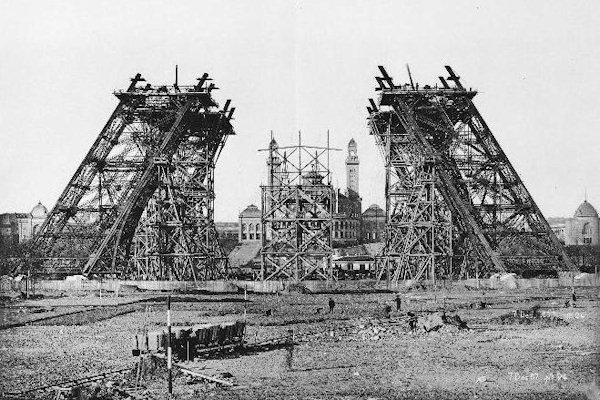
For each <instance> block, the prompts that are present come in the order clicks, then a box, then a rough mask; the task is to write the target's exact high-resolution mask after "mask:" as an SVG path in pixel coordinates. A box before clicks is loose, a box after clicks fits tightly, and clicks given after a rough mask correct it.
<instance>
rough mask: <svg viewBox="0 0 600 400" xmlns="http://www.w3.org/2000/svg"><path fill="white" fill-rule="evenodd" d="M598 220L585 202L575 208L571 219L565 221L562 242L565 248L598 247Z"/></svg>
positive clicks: (596, 215)
mask: <svg viewBox="0 0 600 400" xmlns="http://www.w3.org/2000/svg"><path fill="white" fill-rule="evenodd" d="M599 238H600V218H599V217H598V212H597V211H596V209H595V208H594V206H592V205H591V204H590V203H588V202H587V200H584V202H583V203H581V204H580V205H579V207H577V210H575V214H574V215H573V218H569V219H567V220H566V221H565V227H564V241H565V244H566V245H567V246H577V245H585V246H598V245H599V244H600V241H599Z"/></svg>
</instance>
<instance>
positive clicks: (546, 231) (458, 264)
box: [367, 67, 573, 281]
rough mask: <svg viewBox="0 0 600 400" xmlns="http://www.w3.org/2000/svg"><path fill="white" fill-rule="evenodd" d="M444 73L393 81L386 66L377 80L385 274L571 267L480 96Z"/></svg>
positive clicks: (375, 129) (381, 268) (373, 106)
mask: <svg viewBox="0 0 600 400" xmlns="http://www.w3.org/2000/svg"><path fill="white" fill-rule="evenodd" d="M446 69H447V71H448V73H449V75H450V77H449V78H448V80H446V79H444V78H440V80H441V83H442V86H441V87H438V86H437V85H435V86H434V87H431V86H424V87H422V88H419V87H418V85H417V86H413V85H412V84H410V85H408V84H407V85H401V86H396V85H395V84H394V82H393V80H392V78H391V77H390V76H389V75H388V74H387V72H386V71H385V69H383V67H380V71H381V73H382V77H377V78H376V80H377V82H378V84H379V87H378V88H377V90H378V91H379V92H380V96H379V98H378V101H377V102H375V101H373V100H370V106H369V107H367V108H368V111H369V125H370V129H371V134H372V135H373V136H374V137H375V139H376V143H377V144H378V146H379V148H380V150H381V151H382V154H383V156H384V160H385V166H386V213H387V230H386V242H385V246H384V249H383V251H382V254H381V257H380V259H379V262H378V275H379V277H382V276H384V275H386V276H387V277H388V279H390V278H391V279H393V280H395V281H397V280H398V279H400V278H404V279H419V278H421V277H429V278H431V279H435V276H436V275H437V276H438V277H439V276H443V277H466V276H475V275H478V276H485V275H486V274H488V273H490V272H493V271H514V272H519V273H521V272H523V271H525V270H551V269H572V268H573V266H572V263H571V261H570V260H569V258H568V257H567V255H566V253H565V252H564V249H563V247H562V245H561V244H560V243H559V242H558V240H557V239H556V237H555V235H554V233H553V232H552V230H551V229H550V227H549V225H548V223H547V221H546V219H545V218H544V216H543V215H542V213H541V211H540V210H539V208H538V207H537V205H536V204H535V202H534V201H533V198H532V197H531V195H530V194H529V192H528V191H527V189H526V188H525V185H524V184H523V182H522V181H521V179H520V178H519V175H518V174H517V172H516V171H515V169H514V168H513V166H512V164H511V163H510V161H509V160H508V158H507V157H506V154H505V153H504V152H503V150H502V149H501V148H500V145H499V144H498V142H497V141H496V139H495V138H494V136H493V134H492V133H491V131H490V129H489V127H488V126H487V125H486V123H485V121H484V120H483V118H482V117H481V115H480V114H479V112H478V110H477V109H476V107H475V105H474V104H473V101H472V99H473V97H474V96H475V95H476V92H475V91H472V90H466V89H465V88H464V87H463V86H462V84H461V83H460V79H459V77H457V76H456V75H455V74H454V72H453V71H452V69H451V68H450V67H446ZM448 81H451V82H453V85H452V86H451V85H450V84H449V83H448Z"/></svg>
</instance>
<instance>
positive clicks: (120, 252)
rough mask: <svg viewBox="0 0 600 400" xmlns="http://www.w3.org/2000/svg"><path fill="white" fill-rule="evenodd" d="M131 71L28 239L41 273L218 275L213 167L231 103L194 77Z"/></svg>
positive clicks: (221, 264) (221, 263) (229, 130)
mask: <svg viewBox="0 0 600 400" xmlns="http://www.w3.org/2000/svg"><path fill="white" fill-rule="evenodd" d="M144 82H145V80H144V79H143V78H142V77H141V75H140V74H138V75H136V77H135V78H133V79H132V82H131V84H130V85H129V87H128V88H127V89H126V90H122V91H117V92H115V96H116V97H117V98H118V99H119V104H118V105H117V107H116V109H115V110H114V112H113V113H112V115H111V116H110V118H109V120H108V122H107V123H106V125H105V126H104V128H103V129H102V131H101V132H100V134H99V135H98V137H97V139H96V141H95V142H94V144H93V145H92V148H91V149H90V150H89V152H88V153H87V155H86V156H85V158H84V160H83V162H82V163H81V164H80V165H79V167H78V168H77V171H76V172H75V174H74V175H73V178H72V179H71V181H70V182H69V184H68V185H67V187H66V188H65V190H64V191H63V193H62V194H61V196H60V198H59V199H58V201H57V203H56V205H55V206H54V208H53V209H52V211H51V212H50V213H49V215H48V217H47V219H46V221H45V222H44V224H43V225H42V226H41V228H40V230H39V232H38V233H37V234H36V236H35V238H34V241H33V249H34V251H35V253H36V255H37V256H38V257H39V258H40V259H41V260H42V262H43V270H44V272H47V273H58V274H61V273H63V274H64V273H83V274H86V275H87V274H98V275H109V276H114V277H122V278H135V279H177V280H196V279H198V280H200V279H211V278H217V277H223V276H225V274H226V267H227V259H226V257H225V254H224V253H223V249H222V248H221V246H220V244H219V242H218V241H217V233H216V229H215V226H214V222H213V201H214V168H215V163H216V161H217V159H218V157H219V154H220V152H221V150H222V149H223V146H224V144H225V141H226V140H227V137H228V136H229V135H232V134H234V131H233V127H232V125H231V118H232V115H233V112H234V108H230V107H229V106H230V101H229V100H227V102H226V103H225V105H224V107H223V108H222V109H219V107H218V104H217V103H216V102H215V100H214V99H213V97H212V94H211V93H212V91H213V90H215V89H216V87H215V85H214V83H212V82H211V79H210V78H209V77H208V74H204V75H203V76H202V77H201V78H199V79H198V83H197V84H196V85H193V86H179V85H177V83H176V84H175V85H173V86H166V85H162V86H153V85H150V84H144Z"/></svg>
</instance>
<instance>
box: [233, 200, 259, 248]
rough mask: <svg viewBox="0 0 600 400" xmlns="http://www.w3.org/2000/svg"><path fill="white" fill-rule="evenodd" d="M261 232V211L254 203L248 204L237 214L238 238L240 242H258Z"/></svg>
mask: <svg viewBox="0 0 600 400" xmlns="http://www.w3.org/2000/svg"><path fill="white" fill-rule="evenodd" d="M261 234H262V226H261V211H260V209H259V208H258V207H257V206H255V205H254V204H250V205H249V206H248V207H246V208H245V209H244V211H242V212H241V213H240V215H239V231H238V238H239V239H238V240H239V242H240V243H243V242H252V241H257V242H260V240H261Z"/></svg>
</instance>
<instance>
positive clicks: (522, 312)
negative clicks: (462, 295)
mask: <svg viewBox="0 0 600 400" xmlns="http://www.w3.org/2000/svg"><path fill="white" fill-rule="evenodd" d="M492 322H495V323H498V324H502V325H530V324H535V325H539V326H542V327H548V326H564V325H568V324H569V323H568V322H567V321H565V320H564V319H562V318H561V317H559V316H556V315H552V314H548V313H544V312H541V311H540V308H539V306H534V307H532V308H528V309H515V310H513V312H512V313H510V314H504V315H501V316H499V317H496V318H493V319H492Z"/></svg>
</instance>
